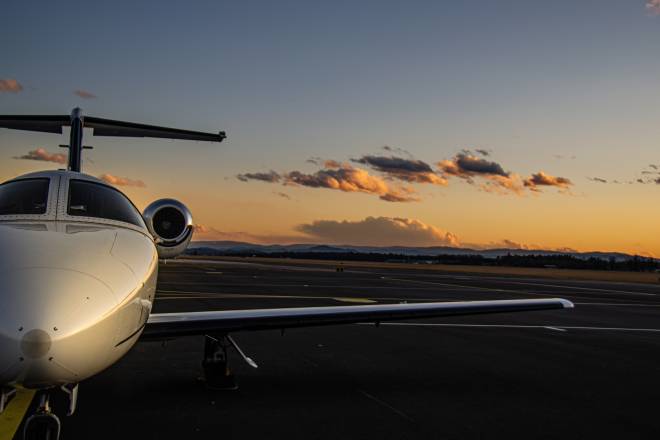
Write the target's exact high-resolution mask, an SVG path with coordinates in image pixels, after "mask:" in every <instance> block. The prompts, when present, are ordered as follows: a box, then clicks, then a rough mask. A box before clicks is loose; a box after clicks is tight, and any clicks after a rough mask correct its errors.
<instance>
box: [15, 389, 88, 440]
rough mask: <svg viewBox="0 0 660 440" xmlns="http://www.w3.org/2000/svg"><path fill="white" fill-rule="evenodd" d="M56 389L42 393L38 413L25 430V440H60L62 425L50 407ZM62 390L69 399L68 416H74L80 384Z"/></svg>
mask: <svg viewBox="0 0 660 440" xmlns="http://www.w3.org/2000/svg"><path fill="white" fill-rule="evenodd" d="M56 390H57V389H56V388H53V389H50V390H44V391H42V392H41V393H40V394H39V395H38V397H39V406H38V407H37V411H36V412H35V413H34V414H32V415H31V416H30V417H29V418H28V419H27V420H26V421H25V427H24V429H23V439H24V440H58V439H59V438H60V431H61V429H62V424H61V423H60V419H59V418H58V417H57V415H55V413H54V412H53V410H52V408H51V405H50V393H51V392H53V391H56ZM60 390H61V391H62V392H64V395H65V396H66V399H67V405H68V407H67V412H66V415H67V416H71V415H73V413H74V412H75V411H76V406H77V404H78V384H77V383H75V384H67V385H62V386H61V387H60Z"/></svg>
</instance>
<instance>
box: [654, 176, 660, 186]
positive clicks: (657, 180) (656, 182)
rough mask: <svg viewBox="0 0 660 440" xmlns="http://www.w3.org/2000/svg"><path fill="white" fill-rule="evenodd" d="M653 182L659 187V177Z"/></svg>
mask: <svg viewBox="0 0 660 440" xmlns="http://www.w3.org/2000/svg"><path fill="white" fill-rule="evenodd" d="M653 182H654V183H655V184H656V185H660V177H658V178H657V179H655V180H654V181H653Z"/></svg>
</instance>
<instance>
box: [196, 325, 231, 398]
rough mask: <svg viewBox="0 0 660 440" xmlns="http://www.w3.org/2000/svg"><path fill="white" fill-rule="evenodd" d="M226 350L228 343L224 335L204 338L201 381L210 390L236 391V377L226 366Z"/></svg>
mask: <svg viewBox="0 0 660 440" xmlns="http://www.w3.org/2000/svg"><path fill="white" fill-rule="evenodd" d="M228 348H229V343H228V341H227V340H226V337H225V336H224V335H223V336H220V337H217V338H216V337H213V336H208V335H207V336H205V337H204V360H203V361H202V369H203V371H204V377H203V380H204V383H205V384H206V387H207V388H209V389H211V390H236V389H238V383H236V377H235V376H234V375H233V374H232V373H231V370H230V369H229V365H228V353H227V349H228Z"/></svg>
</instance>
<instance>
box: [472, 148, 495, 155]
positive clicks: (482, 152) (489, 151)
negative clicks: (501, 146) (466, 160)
mask: <svg viewBox="0 0 660 440" xmlns="http://www.w3.org/2000/svg"><path fill="white" fill-rule="evenodd" d="M474 151H476V152H477V153H479V154H481V155H482V156H484V157H487V156H490V153H492V152H493V150H483V149H480V148H477V149H476V150H474Z"/></svg>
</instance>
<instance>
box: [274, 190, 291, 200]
mask: <svg viewBox="0 0 660 440" xmlns="http://www.w3.org/2000/svg"><path fill="white" fill-rule="evenodd" d="M273 194H275V195H276V196H279V197H282V198H283V199H287V200H291V196H290V195H288V194H287V193H283V192H279V191H275V192H273Z"/></svg>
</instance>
